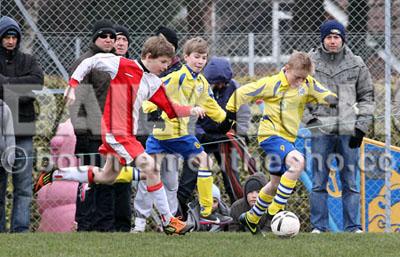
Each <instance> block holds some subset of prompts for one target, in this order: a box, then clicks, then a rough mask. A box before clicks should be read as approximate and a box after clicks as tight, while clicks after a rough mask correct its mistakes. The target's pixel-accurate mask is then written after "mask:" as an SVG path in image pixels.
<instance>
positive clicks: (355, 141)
mask: <svg viewBox="0 0 400 257" xmlns="http://www.w3.org/2000/svg"><path fill="white" fill-rule="evenodd" d="M364 136H365V133H364V132H362V131H361V130H359V129H358V128H355V135H354V136H352V137H351V138H350V141H349V147H350V148H353V149H354V148H359V147H360V146H361V143H362V141H363V137H364Z"/></svg>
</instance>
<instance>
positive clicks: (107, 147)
mask: <svg viewBox="0 0 400 257" xmlns="http://www.w3.org/2000/svg"><path fill="white" fill-rule="evenodd" d="M173 56H174V49H173V46H172V45H171V44H170V43H169V42H167V41H166V39H165V38H164V37H162V36H154V37H151V38H149V39H148V40H147V41H146V42H145V43H144V46H143V50H142V54H141V59H140V60H139V61H134V60H129V59H126V58H124V57H120V56H115V55H113V54H97V55H95V56H93V57H91V58H87V59H85V60H84V61H83V62H82V63H81V64H80V65H79V66H78V67H77V68H76V70H75V71H74V73H73V74H72V77H71V79H70V82H69V85H70V87H69V88H68V89H67V90H66V93H65V99H66V101H67V104H70V103H72V102H73V101H74V100H75V94H74V91H75V87H77V86H78V85H79V82H80V81H81V80H82V79H83V78H84V77H85V75H86V74H87V73H88V72H90V71H91V70H92V69H98V70H102V71H105V72H107V73H108V74H110V76H111V79H112V80H111V84H110V88H109V89H108V93H107V98H106V101H105V106H104V111H103V117H102V141H103V144H102V145H101V147H100V148H99V152H100V153H101V154H103V155H106V156H107V157H106V163H105V166H104V167H103V168H99V167H93V166H79V167H70V168H62V169H58V170H54V171H52V172H50V173H48V174H42V175H41V177H40V178H39V180H38V183H37V186H36V189H37V190H38V189H40V187H41V186H43V185H45V184H47V183H49V182H51V181H52V180H75V181H79V182H87V183H102V184H109V183H113V182H114V181H115V179H116V177H117V176H118V174H119V172H120V170H121V167H122V166H123V165H126V164H129V163H133V162H134V164H135V166H136V167H137V168H138V169H140V171H141V172H142V173H144V174H145V176H146V183H147V190H148V191H149V192H150V195H151V196H152V197H153V198H154V202H155V205H156V207H157V209H158V211H159V213H160V215H161V217H162V220H163V226H164V231H165V232H166V233H167V234H185V233H186V232H187V231H189V230H190V228H191V225H187V224H186V223H184V222H182V221H180V220H179V219H177V218H175V217H173V216H172V214H171V213H170V210H169V206H168V202H167V198H166V195H165V190H164V188H163V184H162V183H161V180H160V173H159V169H158V167H157V166H156V164H155V162H154V160H153V158H151V157H150V156H149V155H148V154H147V153H145V152H144V149H143V147H142V145H141V144H140V143H139V142H138V141H137V140H136V137H135V133H136V130H137V122H138V121H137V117H138V110H139V108H140V107H141V106H142V102H143V101H144V100H149V101H151V102H153V103H154V104H156V105H157V106H158V107H160V108H161V109H162V110H163V111H164V112H165V113H166V115H167V116H168V117H169V118H171V119H173V118H175V117H178V116H190V115H194V116H203V115H204V111H203V109H201V108H200V107H191V106H180V105H175V104H172V103H171V102H170V101H169V100H168V98H167V97H166V95H165V89H164V86H163V83H162V81H161V80H160V79H159V78H158V77H157V75H159V74H160V73H161V72H163V71H164V70H166V69H167V67H168V65H169V63H170V61H171V58H172V57H173Z"/></svg>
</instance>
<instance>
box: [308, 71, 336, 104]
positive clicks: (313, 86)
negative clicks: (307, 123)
mask: <svg viewBox="0 0 400 257" xmlns="http://www.w3.org/2000/svg"><path fill="white" fill-rule="evenodd" d="M307 80H308V83H309V85H310V94H309V99H308V101H307V102H308V103H314V104H316V103H318V104H330V102H328V101H327V99H329V98H337V95H336V94H335V93H333V92H332V91H330V90H329V89H327V88H326V87H324V86H322V85H321V83H319V82H318V81H317V80H316V79H314V78H313V77H311V76H308V78H307Z"/></svg>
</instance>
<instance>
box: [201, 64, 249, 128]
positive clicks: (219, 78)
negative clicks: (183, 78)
mask: <svg viewBox="0 0 400 257" xmlns="http://www.w3.org/2000/svg"><path fill="white" fill-rule="evenodd" d="M204 76H205V77H206V79H207V81H208V82H209V83H210V85H212V84H215V83H220V82H224V83H225V86H224V87H221V88H219V87H216V86H214V87H213V89H212V94H213V96H214V99H215V100H216V101H217V103H218V104H219V105H220V106H221V107H222V109H224V110H226V109H225V107H226V104H227V103H228V100H229V98H230V97H231V95H232V94H233V92H234V91H235V90H236V89H237V88H239V87H240V85H239V83H237V82H236V81H235V80H233V79H232V76H233V72H232V67H231V65H230V64H229V61H228V60H226V59H224V58H217V57H213V58H211V60H210V62H209V63H208V64H207V66H206V67H205V68H204ZM250 118H251V112H250V107H249V106H248V105H243V106H241V107H240V109H239V111H238V113H237V115H236V119H237V122H236V131H237V133H238V134H239V135H246V134H247V131H248V129H249V122H250ZM206 133H208V134H210V133H211V134H220V132H219V130H218V123H216V122H215V121H213V120H212V119H210V118H209V117H205V118H204V119H200V120H198V121H197V124H196V134H197V135H198V134H206Z"/></svg>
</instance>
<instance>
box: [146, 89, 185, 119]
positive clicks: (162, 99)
mask: <svg viewBox="0 0 400 257" xmlns="http://www.w3.org/2000/svg"><path fill="white" fill-rule="evenodd" d="M149 101H150V102H152V103H154V104H155V105H157V106H158V107H159V108H161V110H163V111H164V112H165V113H166V114H167V116H168V118H169V119H173V118H176V117H187V116H190V111H191V110H192V107H191V106H184V105H179V104H174V103H172V102H171V101H170V100H169V99H168V97H167V95H166V94H165V88H164V85H161V86H160V88H159V89H157V91H156V92H155V93H154V95H153V96H152V97H151V98H150V99H149Z"/></svg>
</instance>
